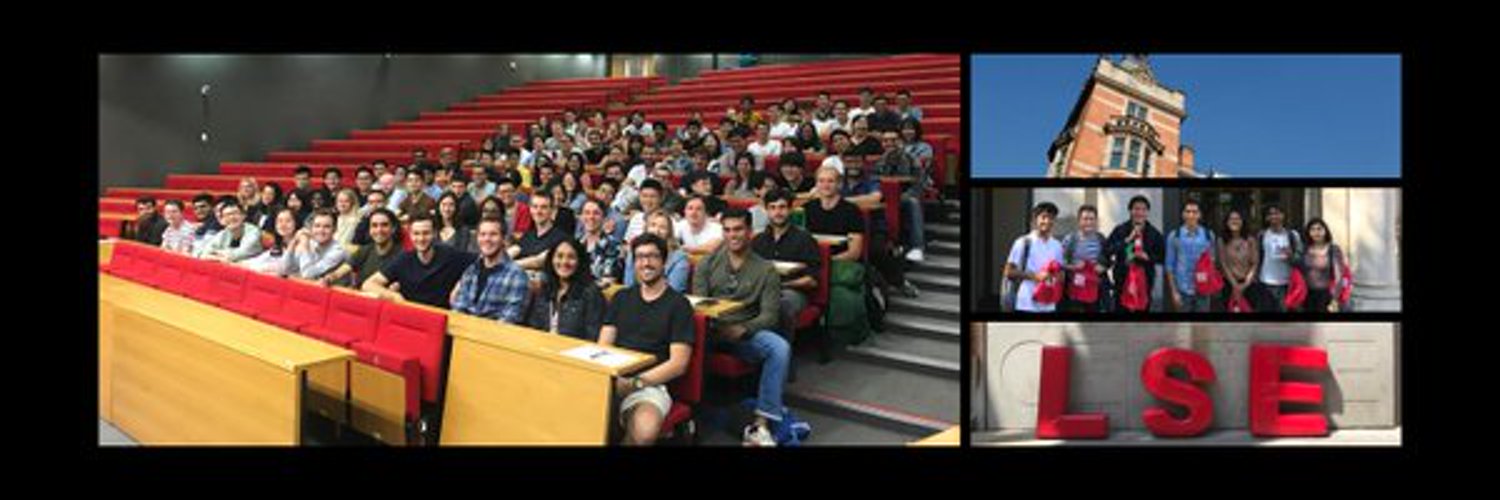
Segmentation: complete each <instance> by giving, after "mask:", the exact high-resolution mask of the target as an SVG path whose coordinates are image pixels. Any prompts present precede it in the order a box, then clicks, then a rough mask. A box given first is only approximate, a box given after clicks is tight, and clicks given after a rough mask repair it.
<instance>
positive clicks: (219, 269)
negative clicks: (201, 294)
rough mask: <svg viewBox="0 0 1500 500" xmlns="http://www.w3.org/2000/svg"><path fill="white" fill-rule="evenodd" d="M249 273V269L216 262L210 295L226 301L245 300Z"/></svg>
mask: <svg viewBox="0 0 1500 500" xmlns="http://www.w3.org/2000/svg"><path fill="white" fill-rule="evenodd" d="M249 275H250V271H249V270H248V269H245V268H242V267H239V266H236V265H233V264H215V265H214V267H213V283H212V285H210V287H211V290H210V291H209V296H210V297H211V298H214V299H217V300H219V301H222V302H224V303H236V302H239V301H240V300H243V299H244V297H245V279H246V278H248V277H249Z"/></svg>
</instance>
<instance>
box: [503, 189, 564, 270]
mask: <svg viewBox="0 0 1500 500" xmlns="http://www.w3.org/2000/svg"><path fill="white" fill-rule="evenodd" d="M554 204H555V202H554V201H553V199H552V197H551V196H547V195H546V194H544V193H537V194H536V195H535V196H532V197H531V222H532V224H531V229H530V230H528V231H526V234H525V235H523V236H521V241H520V242H519V243H517V244H515V245H512V246H511V247H510V248H508V249H506V253H508V254H510V258H512V259H516V265H518V266H521V269H525V270H528V271H537V270H541V269H542V264H544V263H545V259H546V258H547V252H548V251H550V250H551V249H552V247H553V246H556V245H557V243H558V242H559V241H562V240H563V239H564V238H567V237H568V236H569V235H568V233H567V232H566V230H564V229H562V228H559V227H557V225H556V224H554V219H553V214H554V213H555V208H556V207H555V206H554Z"/></svg>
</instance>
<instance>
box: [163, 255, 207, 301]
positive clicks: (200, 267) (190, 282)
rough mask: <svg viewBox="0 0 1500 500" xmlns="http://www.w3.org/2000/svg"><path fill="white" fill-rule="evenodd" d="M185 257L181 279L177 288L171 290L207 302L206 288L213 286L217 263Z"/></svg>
mask: <svg viewBox="0 0 1500 500" xmlns="http://www.w3.org/2000/svg"><path fill="white" fill-rule="evenodd" d="M187 259H188V263H187V267H186V268H185V269H183V272H182V281H180V282H178V283H179V284H178V289H177V290H173V292H175V293H177V294H178V295H182V296H186V297H190V298H192V299H194V300H198V301H201V302H208V299H207V296H208V290H209V289H210V288H212V287H213V281H214V272H215V269H217V268H218V264H215V263H214V262H211V261H206V260H198V259H194V258H191V257H188V258H187Z"/></svg>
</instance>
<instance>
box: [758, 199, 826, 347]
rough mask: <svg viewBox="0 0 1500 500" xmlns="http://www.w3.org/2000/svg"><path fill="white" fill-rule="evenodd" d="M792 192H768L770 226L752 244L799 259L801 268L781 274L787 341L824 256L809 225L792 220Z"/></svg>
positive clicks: (775, 255) (765, 253)
mask: <svg viewBox="0 0 1500 500" xmlns="http://www.w3.org/2000/svg"><path fill="white" fill-rule="evenodd" d="M792 200H793V198H792V194H791V193H790V192H788V191H787V190H785V189H779V188H778V189H776V190H773V191H771V192H770V193H767V194H766V196H765V207H766V211H767V212H769V214H770V216H771V224H770V229H769V230H767V231H761V232H760V233H758V234H756V235H755V240H754V241H753V242H751V247H752V248H753V249H754V250H755V253H756V254H757V255H760V256H761V257H762V258H765V259H768V260H773V261H777V260H779V261H785V262H800V263H802V264H803V265H804V266H806V267H804V268H802V269H801V270H798V271H796V272H793V273H791V274H787V275H785V276H782V277H781V307H780V311H781V328H780V329H778V330H777V331H779V332H781V333H783V334H784V335H785V336H786V339H787V341H788V342H790V341H791V340H792V339H793V338H795V337H794V335H795V333H796V330H797V314H798V313H800V312H802V309H803V308H805V307H807V303H808V298H809V297H811V296H812V294H814V293H816V292H817V290H818V280H817V276H819V274H818V271H819V269H821V268H822V267H823V258H822V256H820V255H819V254H818V242H817V241H814V240H813V237H812V234H809V233H808V232H807V230H806V229H803V228H800V227H797V226H795V225H793V224H792V218H791V215H792Z"/></svg>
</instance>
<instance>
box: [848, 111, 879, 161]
mask: <svg viewBox="0 0 1500 500" xmlns="http://www.w3.org/2000/svg"><path fill="white" fill-rule="evenodd" d="M850 127H852V128H853V129H854V133H853V134H851V135H850V136H849V143H850V144H853V146H850V147H849V150H848V151H845V152H844V154H846V155H859V156H869V155H878V154H880V152H881V151H883V149H881V147H880V139H877V138H875V136H874V135H873V134H870V120H869V118H868V117H866V116H860V117H859V118H855V119H854V122H853V123H851V124H850Z"/></svg>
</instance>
